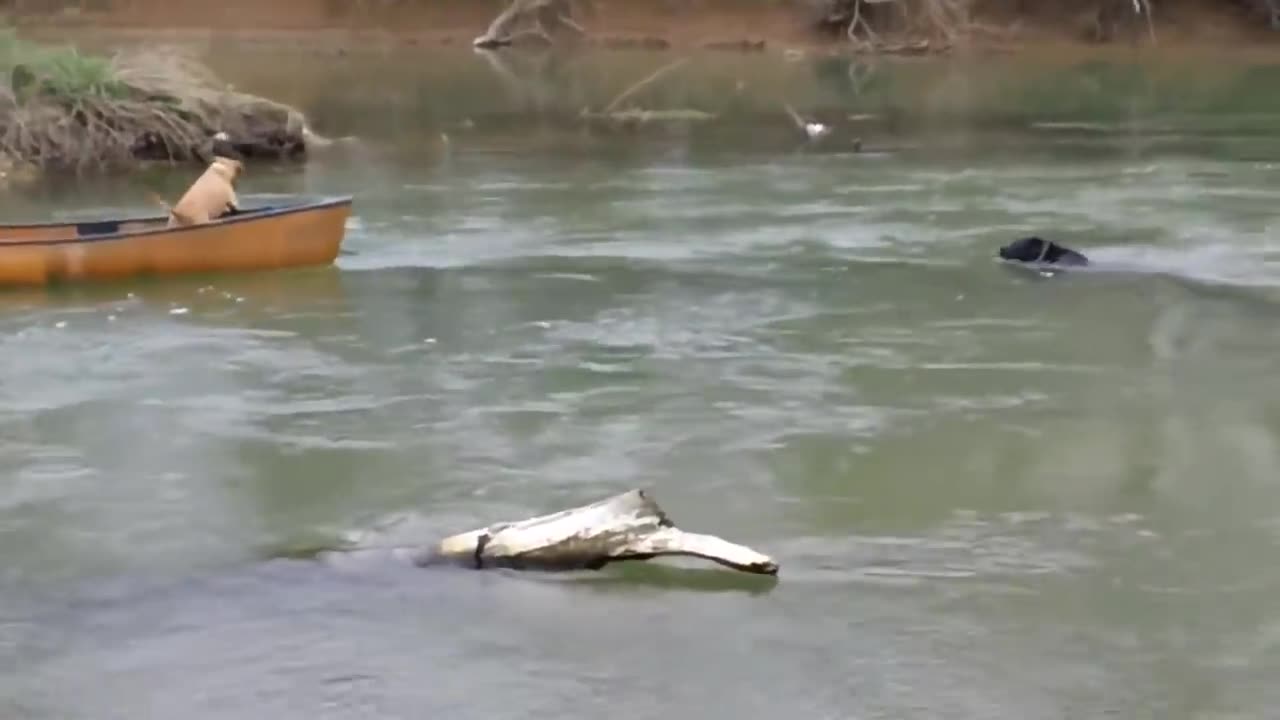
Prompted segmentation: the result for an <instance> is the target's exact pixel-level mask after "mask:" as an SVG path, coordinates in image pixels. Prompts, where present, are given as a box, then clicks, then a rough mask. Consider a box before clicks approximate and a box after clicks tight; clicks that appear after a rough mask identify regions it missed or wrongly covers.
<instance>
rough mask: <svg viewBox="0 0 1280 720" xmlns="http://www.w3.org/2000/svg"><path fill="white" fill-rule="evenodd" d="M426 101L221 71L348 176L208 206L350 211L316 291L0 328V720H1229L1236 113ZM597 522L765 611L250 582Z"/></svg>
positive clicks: (457, 74)
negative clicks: (771, 571) (1053, 253)
mask: <svg viewBox="0 0 1280 720" xmlns="http://www.w3.org/2000/svg"><path fill="white" fill-rule="evenodd" d="M255 52H257V53H259V54H257V55H255V54H254V53H255ZM448 58H449V62H450V63H452V64H448V63H445V62H444V61H443V60H441V59H440V58H438V57H437V58H435V59H433V60H432V61H431V62H427V61H422V62H421V63H420V65H418V66H417V67H419V68H421V73H422V75H423V77H424V78H426V79H414V77H413V76H412V72H411V70H410V69H406V63H404V62H403V58H402V57H399V56H396V57H392V56H389V55H377V54H374V56H372V57H363V56H355V55H347V56H333V57H329V56H324V57H318V56H315V55H314V54H307V53H305V52H302V51H284V52H275V51H273V53H267V52H266V51H263V50H258V51H246V52H245V53H244V54H243V55H241V56H239V57H238V61H239V62H241V63H242V67H240V69H239V70H238V71H237V70H236V68H231V69H230V70H229V71H228V74H230V75H232V76H233V77H234V78H235V79H237V81H238V82H239V83H240V85H241V86H242V87H246V88H248V89H259V90H262V91H268V90H273V91H276V92H281V93H283V94H285V95H288V94H289V93H290V92H292V93H294V94H293V96H291V97H289V98H288V99H291V100H293V101H296V102H298V103H299V104H302V105H303V106H304V108H305V109H307V110H308V112H310V113H311V114H312V115H313V117H315V118H316V119H317V125H318V127H319V129H320V130H321V131H325V132H329V133H330V134H334V135H344V134H352V135H355V136H357V138H358V139H357V141H355V142H352V143H350V144H347V145H341V146H338V147H336V148H334V149H332V150H330V151H328V152H325V153H322V154H319V155H317V156H316V157H315V158H314V159H313V160H312V161H311V162H310V163H308V164H307V165H306V166H305V167H293V168H280V169H274V170H272V169H267V168H260V169H259V168H256V167H255V168H251V171H250V173H249V174H247V175H246V176H245V179H244V182H243V192H244V193H245V194H246V195H248V196H249V198H250V199H253V200H264V201H273V200H274V199H277V198H279V197H280V196H281V195H282V194H288V195H296V194H308V195H324V194H335V193H338V194H346V193H349V194H352V195H354V196H355V197H356V206H355V214H354V216H353V218H352V219H351V221H350V225H349V229H348V239H347V243H346V251H347V254H344V255H343V256H342V257H341V258H340V259H339V261H338V262H337V263H336V265H335V266H334V267H332V268H321V269H311V270H300V271H286V272H279V273H265V274H256V275H245V276H234V277H230V276H224V277H203V278H190V279H174V280H155V281H148V282H138V283H122V284H113V285H105V286H94V287H81V288H70V289H61V290H56V291H50V292H26V291H18V292H8V293H5V294H4V295H3V296H0V347H2V348H3V352H0V547H3V548H4V562H3V564H2V565H0V716H3V717H4V718H6V719H7V720H8V719H12V720H18V719H28V718H30V719H32V720H54V719H57V720H71V719H79V718H85V719H89V718H92V719H93V720H106V719H108V718H112V719H114V718H121V719H125V718H128V719H130V720H134V719H137V718H172V717H183V718H193V719H194V718H215V717H216V718H231V717H235V718H260V717H261V718H265V717H275V718H422V717H448V718H485V719H486V720H488V719H492V718H508V717H509V718H565V717H598V716H605V715H607V716H609V717H614V718H623V719H626V720H640V719H649V718H666V717H711V718H720V717H725V718H729V717H732V718H777V717H782V716H784V715H786V714H790V715H792V716H794V717H801V718H1018V719H1019V720H1032V719H1038V718H1099V717H1122V718H1261V717H1268V716H1271V715H1272V714H1273V713H1274V708H1275V707H1276V706H1277V703H1280V690H1277V686H1276V685H1275V683H1274V678H1275V677H1276V674H1277V672H1280V608H1278V607H1277V604H1276V602H1275V598H1276V596H1277V594H1280V571H1278V570H1277V569H1276V568H1275V567H1274V566H1273V565H1272V564H1271V560H1269V559H1268V558H1274V557H1275V555H1272V553H1274V552H1277V550H1278V549H1280V548H1278V547H1277V545H1278V544H1280V445H1278V444H1277V436H1276V434H1277V432H1280V399H1278V398H1280V375H1278V374H1277V373H1276V367H1277V365H1276V358H1277V356H1278V354H1280V326H1278V325H1277V323H1276V317H1277V315H1276V312H1277V309H1278V307H1280V305H1278V303H1280V293H1278V292H1277V284H1278V283H1280V255H1277V252H1280V247H1278V246H1277V244H1276V243H1277V240H1276V238H1277V237H1278V235H1277V230H1278V229H1277V227H1276V222H1277V221H1276V219H1275V218H1276V217H1277V215H1276V207H1277V203H1276V200H1277V196H1278V194H1280V142H1277V140H1276V138H1275V136H1274V128H1275V127H1277V123H1280V107H1277V102H1278V101H1277V99H1276V97H1275V94H1274V93H1271V92H1268V89H1269V88H1274V87H1275V86H1276V85H1275V83H1276V82H1277V81H1278V80H1280V66H1268V65H1258V64H1257V63H1254V62H1246V61H1237V62H1235V63H1234V64H1230V63H1226V64H1219V65H1215V66H1213V67H1212V69H1206V68H1205V67H1204V66H1203V65H1200V66H1198V67H1200V68H1201V71H1200V73H1199V74H1196V73H1192V72H1184V70H1185V68H1181V67H1178V66H1173V67H1171V66H1168V65H1160V66H1143V65H1137V64H1133V63H1132V62H1126V61H1112V62H1088V63H1077V62H1066V63H1058V64H1056V65H1051V66H1045V67H1039V66H1031V65H1030V64H1028V63H1019V62H1016V61H1013V60H1007V59H1006V60H991V61H985V64H979V65H978V66H976V67H975V66H965V65H960V64H951V65H948V64H947V63H942V62H903V63H886V64H884V65H881V66H880V67H879V68H878V69H876V70H875V71H874V73H873V75H875V74H876V73H878V75H876V77H878V78H880V79H879V80H876V79H875V78H873V79H872V80H870V81H869V82H871V83H872V85H874V83H876V82H879V83H880V85H879V86H878V88H877V87H872V89H870V90H865V91H864V90H859V89H857V88H855V90H854V91H850V90H849V87H850V86H854V85H855V84H856V83H855V82H854V81H855V80H856V79H857V78H856V77H855V76H857V75H858V72H859V71H858V70H857V69H856V68H855V72H853V73H848V72H847V70H848V68H847V65H846V67H843V68H841V67H836V69H835V71H833V70H832V68H831V63H830V62H828V63H826V66H823V67H820V66H819V65H820V64H808V63H806V62H804V61H802V62H798V63H797V62H784V61H780V60H777V59H776V58H770V57H750V58H747V59H734V58H733V57H719V58H715V59H710V60H705V61H704V64H703V65H702V66H695V67H693V68H691V69H689V70H687V71H686V73H687V74H686V75H684V76H682V77H676V78H673V79H671V80H669V81H668V84H664V85H663V89H660V90H655V91H654V92H657V93H659V94H664V96H665V98H666V102H667V106H675V105H678V104H682V105H683V106H691V105H695V104H697V103H698V102H700V101H701V99H703V98H712V100H707V101H706V102H707V103H711V104H714V103H716V102H719V103H720V105H719V107H718V108H716V110H717V111H724V110H725V108H729V107H730V106H732V105H733V103H734V102H740V106H739V107H738V108H737V110H734V111H735V112H740V116H739V117H738V119H737V120H734V121H725V122H723V123H711V124H707V125H699V126H696V127H683V126H681V127H673V128H657V127H652V128H645V129H642V130H641V131H639V132H634V133H606V132H601V131H594V132H587V131H585V130H583V129H582V128H581V127H580V126H575V124H574V123H573V122H572V121H571V120H567V119H566V117H565V113H563V112H559V111H557V110H556V109H555V108H556V107H574V103H576V102H578V101H579V100H581V98H578V97H577V96H574V95H573V92H576V91H577V90H574V89H573V87H576V86H574V84H573V83H572V82H568V83H567V85H568V86H571V89H570V90H568V91H566V90H564V89H563V87H565V85H563V84H562V85H560V86H556V87H558V88H559V89H555V88H553V90H552V92H551V94H552V96H553V97H552V99H551V100H550V101H547V102H546V103H545V104H542V105H537V104H536V103H535V105H533V106H531V105H530V104H529V102H528V100H527V98H521V97H517V96H514V95H511V94H502V92H503V91H502V87H503V86H502V85H501V84H500V83H499V81H498V80H497V79H496V77H497V76H495V75H493V74H492V73H493V68H492V67H491V66H490V65H489V64H488V63H487V62H486V61H485V60H484V59H483V58H480V57H476V56H472V55H471V54H470V53H461V52H458V53H454V54H453V55H448ZM609 62H610V61H609V60H599V61H598V62H597V63H596V64H595V65H594V66H593V65H591V64H589V63H588V65H587V67H588V68H589V70H588V71H584V72H588V74H589V73H590V72H595V73H596V74H595V75H589V78H588V79H589V80H590V78H591V77H594V78H595V79H596V81H598V80H599V78H600V77H601V74H602V73H604V70H602V69H601V68H605V69H608V68H609V67H610V66H609V65H608V63H609ZM619 62H620V61H619ZM629 62H631V65H630V66H627V71H626V72H623V71H622V70H617V69H616V68H615V70H616V72H615V73H614V75H613V76H610V77H614V76H616V77H617V78H618V79H617V80H616V81H615V84H616V86H618V87H621V86H626V85H628V84H630V83H631V82H633V81H634V80H635V79H637V78H639V77H642V76H643V75H645V74H646V73H648V72H649V71H651V70H653V69H654V68H656V67H657V66H659V65H660V64H661V63H662V62H665V59H663V58H662V56H655V57H654V58H648V59H645V58H639V59H636V58H632V59H631V60H630V61H629ZM735 63H738V65H735ZM446 66H447V67H449V68H452V70H449V71H447V72H446V71H445V70H442V69H441V68H444V67H446ZM619 67H621V65H619ZM592 68H593V69H592ZM744 68H747V69H744ZM291 73H293V75H290V74H291ZM308 73H309V74H308ZM699 73H701V74H699ZM735 73H737V74H738V75H739V76H740V77H750V78H757V77H766V78H767V77H772V80H769V83H770V84H769V85H768V86H767V88H766V89H765V90H761V91H759V92H758V93H757V94H755V95H753V96H751V97H752V98H753V99H752V100H750V101H745V100H739V101H735V100H734V99H733V98H734V97H735V95H734V93H735V92H738V90H737V89H734V88H735V83H733V82H729V81H728V80H726V79H730V80H731V79H732V77H733V76H734V74H735ZM769 73H773V75H772V76H769ZM317 76H319V77H317ZM290 77H293V78H295V79H294V80H293V81H290V80H289V78H290ZM832 77H834V78H836V79H835V80H831V78H832ZM335 78H336V79H335ZM485 78H487V80H486V79H485ZM786 78H792V81H788V80H787V79H786ZM797 78H808V80H804V81H802V80H800V79H797ZM813 78H818V79H817V80H813ZM886 78H887V79H886ZM1117 78H1118V79H1117ZM255 82H256V83H257V85H255ZM327 82H333V83H337V84H338V85H340V86H341V87H331V86H330V85H328V84H326V83H327ZM761 82H765V81H761ZM486 83H487V84H486ZM806 83H808V84H806ZM824 83H825V84H824ZM833 83H834V84H833ZM845 83H847V84H848V85H844V84H845ZM585 86H586V89H585V90H581V88H578V90H581V92H582V93H584V96H585V97H587V98H588V101H589V102H596V100H590V98H592V97H596V98H599V97H603V98H605V99H607V98H609V97H612V96H614V95H616V89H617V88H616V87H615V88H612V89H610V88H606V87H604V85H601V84H599V82H597V84H596V85H592V84H591V82H590V81H588V82H586V83H585ZM837 86H839V87H837ZM593 87H594V88H596V89H595V90H592V88H593ZM726 87H727V88H729V89H727V90H726V89H725V88H726ZM789 87H794V88H795V92H796V95H795V96H792V97H790V98H784V99H787V101H789V102H792V103H793V104H795V105H796V106H797V108H799V109H802V110H805V111H806V112H808V111H811V110H812V111H813V112H816V113H820V114H823V117H824V118H827V119H828V120H829V121H830V122H833V123H835V124H836V125H837V126H838V131H837V133H836V135H835V136H833V138H832V140H831V142H830V143H828V144H827V145H825V146H817V147H804V143H803V141H802V140H801V139H800V138H799V137H798V136H796V135H794V134H793V129H792V128H790V127H789V126H788V125H787V123H788V121H787V120H786V116H785V115H783V114H782V113H781V112H780V111H779V110H777V107H776V103H777V101H778V100H779V98H782V97H783V90H785V89H787V88H789ZM344 88H345V89H346V92H344ZM486 88H487V90H486ZM833 88H836V89H833ZM1049 88H1052V89H1053V91H1050V89H1049ZM606 90H608V91H607V92H606ZM557 92H558V93H561V94H560V95H555V93H557ZM592 92H596V93H597V95H594V96H593V95H592V94H591V93H592ZM864 92H865V94H862V93H864ZM770 93H772V94H770ZM566 94H567V95H568V96H570V99H568V100H566V99H564V98H565V96H566ZM744 95H750V93H745V94H744ZM556 98H559V99H558V100H557V99H556ZM716 98H718V99H716ZM761 98H765V99H761ZM649 102H654V103H656V102H658V101H657V100H655V99H652V98H650V100H649ZM557 103H560V105H559V106H557ZM753 103H754V105H753ZM771 103H772V105H771ZM704 107H705V105H704ZM730 109H731V110H732V109H733V108H730ZM574 111H575V112H576V108H575V110H574ZM770 113H772V114H770ZM850 116H853V118H850ZM863 116H872V117H863ZM859 123H862V124H859ZM441 133H445V134H446V135H447V136H448V138H449V140H448V141H447V142H445V141H444V140H443V139H441V137H440V135H441ZM854 134H857V135H858V136H859V137H861V138H862V141H863V147H862V152H860V153H855V152H853V151H852V150H851V142H850V138H851V137H852V136H853V135H854ZM186 182H189V177H188V175H187V174H183V173H171V174H169V175H166V176H162V177H160V178H159V179H157V178H154V177H143V178H140V179H137V180H130V181H126V182H118V181H85V182H84V183H80V184H77V185H74V186H55V187H42V188H39V189H32V190H25V191H15V192H13V193H11V194H10V195H9V196H6V197H5V199H4V201H3V202H4V212H5V214H6V215H7V216H11V217H16V216H21V217H22V218H23V219H26V218H27V217H41V216H47V215H59V216H70V215H83V216H95V215H101V214H102V213H104V212H111V213H116V212H135V211H142V210H144V209H149V208H147V206H146V205H145V193H144V190H145V188H146V187H152V186H155V183H162V184H164V185H165V186H166V187H168V188H171V189H172V190H173V191H174V192H177V191H178V190H180V189H181V187H182V186H183V185H184V184H185V183H186ZM148 183H151V184H150V185H148ZM1032 232H1038V233H1044V234H1050V235H1052V236H1054V237H1057V238H1059V239H1061V240H1064V241H1066V242H1069V243H1071V244H1073V245H1075V246H1077V247H1079V248H1080V249H1082V250H1084V251H1085V252H1087V253H1088V254H1090V255H1091V256H1093V257H1094V259H1095V260H1096V261H1097V263H1098V265H1099V266H1100V269H1099V271H1097V272H1088V273H1075V274H1071V275H1059V276H1056V277H1044V276H1039V275H1035V274H1032V273H1028V272H1023V271H1020V270H1017V269H1012V268H1008V267H1005V266H1001V265H998V264H997V263H995V262H994V260H993V255H994V251H995V248H996V247H997V246H998V245H999V244H1001V243H1003V242H1006V241H1008V240H1009V239H1011V238H1013V237H1016V236H1018V235H1020V234H1026V233H1032ZM1108 268H1110V269H1114V270H1117V271H1116V272H1107V271H1106V269H1108ZM632 487H644V488H648V489H650V490H651V491H652V492H653V494H654V495H655V497H656V498H657V499H658V500H659V502H660V503H662V505H663V506H664V507H665V509H666V510H667V511H668V512H669V513H670V514H671V516H672V517H673V518H674V520H675V521H676V522H677V523H679V524H680V525H681V526H683V527H686V528H688V529H695V530H703V531H707V532H712V533H717V534H720V535H722V536H724V537H726V538H729V539H732V540H735V541H738V542H742V543H745V544H748V545H751V546H753V547H755V548H758V549H760V550H761V551H763V552H766V553H769V554H771V555H773V556H774V557H775V558H776V559H778V560H779V562H780V563H781V567H782V570H781V574H780V576H779V578H778V579H777V581H776V582H770V581H767V580H763V579H760V578H754V577H747V576H742V575H738V574H734V573H731V572H729V571H726V570H720V569H713V568H707V567H706V566H701V565H695V566H692V567H685V568H672V567H668V566H660V565H659V566H652V565H636V566H631V567H619V568H611V569H607V570H605V571H602V572H600V573H584V574H581V575H578V574H570V575H565V576H544V575H521V574H513V573H502V572H483V573H477V572H472V571H466V570H408V569H405V568H401V567H394V566H391V567H388V566H383V565H377V564H375V565H370V566H368V567H360V566H356V567H345V568H342V569H336V568H331V567H328V566H325V565H322V564H319V563H315V562H312V561H309V560H305V559H284V558H283V557H281V556H282V555H285V554H288V553H286V550H288V549H290V548H297V547H303V546H311V545H323V544H325V543H327V542H332V541H334V540H335V539H336V538H338V537H341V536H342V535H343V534H344V533H347V532H351V531H359V530H367V529H369V528H374V527H383V528H389V532H390V533H391V534H392V535H394V536H396V537H398V538H401V539H405V538H417V539H430V538H433V537H436V536H439V535H442V534H446V533H449V532H453V531H460V530H466V529H470V528H472V527H477V526H480V525H483V524H487V523H489V522H493V521H498V520H509V519H518V518H522V517H527V516H530V515H534V514H538V513H541V512H549V511H553V510H558V509H562V508H565V507H569V506H572V505H575V504H579V503H586V502H591V501H594V500H597V499H600V498H602V497H605V496H607V495H609V494H612V493H615V492H620V491H623V490H626V489H629V488H632ZM686 565H687V564H686Z"/></svg>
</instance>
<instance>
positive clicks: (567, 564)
mask: <svg viewBox="0 0 1280 720" xmlns="http://www.w3.org/2000/svg"><path fill="white" fill-rule="evenodd" d="M667 556H687V557H697V558H702V559H704V560H710V561H712V562H715V563H718V564H720V565H723V566H725V567H729V568H733V569H734V570H740V571H742V572H747V573H754V574H760V575H776V574H777V572H778V563H777V562H775V561H774V560H773V559H772V558H770V557H768V556H767V555H762V554H760V553H758V552H756V551H755V550H752V549H751V548H748V547H744V546H742V545H737V544H734V543H731V542H729V541H727V540H723V539H721V538H718V537H716V536H714V535H705V534H701V533H691V532H685V531H683V530H680V529H679V528H677V527H676V526H675V525H674V524H673V523H672V522H671V520H670V519H669V518H668V517H667V515H666V513H664V512H663V511H662V508H660V507H659V506H658V504H657V503H656V502H654V500H653V499H652V498H650V497H649V496H648V495H646V494H645V493H644V492H643V491H641V490H631V491H628V492H625V493H622V494H620V495H615V496H613V497H611V498H607V499H605V500H601V501H599V502H596V503H592V504H590V505H585V506H582V507H577V508H571V509H569V510H563V511H560V512H557V513H552V514H550V515H542V516H539V517H534V518H530V519H528V520H522V521H519V522H506V523H498V524H495V525H491V526H489V527H486V528H481V529H478V530H472V531H470V532H465V533H460V534H458V535H452V536H449V537H447V538H444V539H443V540H441V541H439V542H438V543H435V544H433V545H430V546H427V547H423V548H417V549H415V550H414V551H413V552H412V553H411V559H412V561H413V563H414V564H415V565H418V566H419V567H427V566H430V565H438V564H442V563H449V564H461V565H464V566H467V567H473V568H477V569H480V568H508V569H517V570H543V571H567V570H599V569H600V568H603V567H604V566H606V565H608V564H610V563H614V562H621V561H624V560H649V559H652V558H657V557H667Z"/></svg>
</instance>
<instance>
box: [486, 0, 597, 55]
mask: <svg viewBox="0 0 1280 720" xmlns="http://www.w3.org/2000/svg"><path fill="white" fill-rule="evenodd" d="M579 2H582V3H583V4H585V5H587V6H588V9H589V3H590V0H512V2H511V4H510V5H508V6H507V8H506V9H505V10H503V11H502V12H501V13H500V14H499V15H498V17H496V18H494V19H493V22H491V23H489V28H488V30H486V31H485V33H484V34H483V35H481V36H480V37H478V38H476V39H475V40H473V41H472V43H471V44H472V45H474V46H475V47H477V48H484V49H493V48H499V47H507V46H510V45H515V44H517V43H521V42H524V41H527V40H529V39H536V40H538V41H539V42H541V43H542V44H545V45H555V44H556V43H557V41H558V40H559V39H560V38H563V37H565V36H566V35H570V36H573V37H575V38H577V39H581V38H583V37H585V36H586V34H587V31H586V29H585V28H583V27H582V25H581V23H579V22H578V21H577V19H575V18H574V15H575V14H576V13H577V12H579V8H578V4H579Z"/></svg>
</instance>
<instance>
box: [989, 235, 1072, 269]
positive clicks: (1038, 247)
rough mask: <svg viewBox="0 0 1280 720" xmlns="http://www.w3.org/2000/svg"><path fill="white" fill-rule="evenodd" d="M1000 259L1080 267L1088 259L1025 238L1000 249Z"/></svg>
mask: <svg viewBox="0 0 1280 720" xmlns="http://www.w3.org/2000/svg"><path fill="white" fill-rule="evenodd" d="M1000 257H1001V259H1004V260H1012V261H1014V262H1024V263H1037V264H1044V265H1071V266H1082V265H1088V264H1089V258H1087V257H1085V256H1084V255H1082V254H1080V253H1078V252H1076V251H1075V250H1072V249H1071V248H1069V247H1065V246H1062V245H1059V244H1058V243H1055V242H1053V241H1051V240H1044V239H1042V238H1039V237H1035V236H1032V237H1025V238H1021V239H1018V240H1014V241H1013V242H1011V243H1009V244H1008V245H1005V246H1004V247H1002V248H1000Z"/></svg>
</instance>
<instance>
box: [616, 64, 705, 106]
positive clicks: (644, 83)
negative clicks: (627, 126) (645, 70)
mask: <svg viewBox="0 0 1280 720" xmlns="http://www.w3.org/2000/svg"><path fill="white" fill-rule="evenodd" d="M687 62H689V58H680V59H679V60H675V61H673V62H670V63H668V64H666V65H663V66H662V67H660V68H658V69H657V70H655V71H653V73H651V74H650V75H648V76H647V77H645V78H644V79H642V80H641V81H640V82H638V83H636V84H634V85H632V86H631V87H629V88H627V89H626V90H623V91H622V93H621V94H619V95H618V96H617V97H615V98H614V99H613V101H612V102H610V103H609V104H608V105H606V106H605V108H604V110H603V111H602V114H604V115H608V114H609V113H611V112H613V111H614V110H616V109H618V106H619V105H620V104H622V101H623V100H626V99H627V98H629V97H631V96H632V95H635V94H636V93H638V92H640V91H641V90H643V89H644V88H646V87H648V86H649V85H652V84H653V83H655V82H657V81H658V79H659V78H661V77H662V76H663V75H666V74H667V73H669V72H671V71H672V70H675V69H676V68H678V67H680V66H682V65H684V64H685V63H687Z"/></svg>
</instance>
